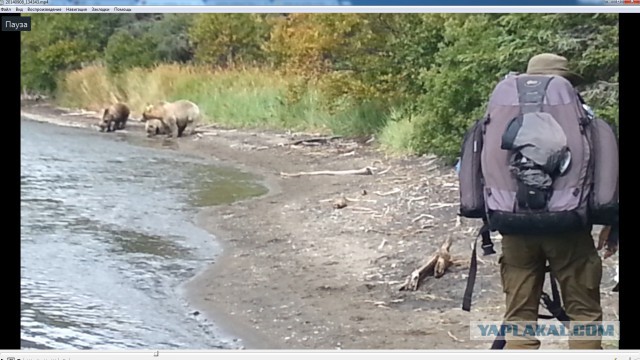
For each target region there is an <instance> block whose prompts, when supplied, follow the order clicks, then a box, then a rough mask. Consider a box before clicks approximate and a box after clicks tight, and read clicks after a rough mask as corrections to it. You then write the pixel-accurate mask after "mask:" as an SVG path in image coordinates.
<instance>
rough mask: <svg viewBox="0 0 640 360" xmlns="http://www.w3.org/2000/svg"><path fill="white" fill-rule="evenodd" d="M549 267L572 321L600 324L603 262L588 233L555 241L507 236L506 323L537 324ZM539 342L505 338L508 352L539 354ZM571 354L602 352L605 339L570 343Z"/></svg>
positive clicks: (503, 260) (502, 270)
mask: <svg viewBox="0 0 640 360" xmlns="http://www.w3.org/2000/svg"><path fill="white" fill-rule="evenodd" d="M547 261H548V262H549V266H550V268H551V271H552V273H553V275H554V276H555V277H556V278H557V279H558V283H559V287H560V292H561V293H562V302H563V306H564V309H565V311H566V313H567V315H568V316H569V318H570V319H571V320H572V321H580V322H586V321H594V322H597V321H602V308H601V306H600V281H601V279H602V260H601V259H600V256H599V254H598V252H597V250H596V247H595V244H594V240H593V237H592V236H591V232H590V230H585V231H581V232H577V233H568V234H559V235H557V236H527V235H504V236H503V239H502V254H501V255H500V260H499V262H500V275H501V278H502V288H503V290H504V292H505V295H506V312H505V319H504V320H505V323H506V324H509V323H510V322H518V323H528V322H530V323H532V324H535V323H536V322H537V320H538V311H539V307H540V297H541V295H542V290H543V285H544V281H545V278H548V277H546V276H545V275H546V272H545V267H546V263H547ZM538 348H540V340H539V339H537V338H535V337H519V336H515V335H512V334H507V336H506V346H505V349H538ZM569 348H570V349H601V348H602V338H601V337H591V338H589V339H585V338H580V339H576V338H569Z"/></svg>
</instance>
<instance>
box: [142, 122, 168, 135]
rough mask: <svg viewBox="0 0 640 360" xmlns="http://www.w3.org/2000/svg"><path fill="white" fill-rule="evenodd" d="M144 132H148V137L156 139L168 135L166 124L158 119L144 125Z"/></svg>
mask: <svg viewBox="0 0 640 360" xmlns="http://www.w3.org/2000/svg"><path fill="white" fill-rule="evenodd" d="M144 130H145V131H146V132H147V137H154V136H156V135H160V134H166V133H167V132H166V131H165V127H164V124H163V123H162V121H160V120H158V119H149V120H147V121H146V122H145V124H144Z"/></svg>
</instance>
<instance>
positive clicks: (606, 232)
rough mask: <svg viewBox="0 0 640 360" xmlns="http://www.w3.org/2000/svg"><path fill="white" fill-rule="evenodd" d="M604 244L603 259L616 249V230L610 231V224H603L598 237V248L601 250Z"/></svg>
mask: <svg viewBox="0 0 640 360" xmlns="http://www.w3.org/2000/svg"><path fill="white" fill-rule="evenodd" d="M605 245H606V248H605V252H604V258H605V259H606V258H608V257H610V256H611V255H613V254H615V253H616V252H617V251H618V232H617V231H612V230H611V226H605V227H604V228H603V229H602V230H601V231H600V236H599V237H598V250H602V248H603V247H605Z"/></svg>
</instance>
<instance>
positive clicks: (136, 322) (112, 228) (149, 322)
mask: <svg viewBox="0 0 640 360" xmlns="http://www.w3.org/2000/svg"><path fill="white" fill-rule="evenodd" d="M21 126H22V138H21V146H22V151H21V185H22V186H21V239H22V255H21V272H22V339H23V347H25V348H55V349H114V348H157V349H162V348H188V349H208V348H214V347H231V345H229V343H230V342H229V341H228V340H227V339H224V338H223V337H222V336H221V334H220V332H219V331H217V330H216V329H215V328H214V327H212V326H211V325H210V324H203V323H202V322H200V321H198V319H197V318H195V317H194V316H191V315H190V314H189V310H188V308H187V307H185V305H184V303H183V300H181V297H180V284H181V283H183V282H184V281H185V280H187V279H189V278H190V277H192V276H193V275H195V273H196V272H197V271H198V270H200V269H201V268H202V267H203V266H205V265H206V264H209V263H211V262H212V261H213V258H214V256H215V255H216V254H217V253H218V252H219V249H218V248H217V246H216V244H215V242H214V241H212V240H213V239H212V237H211V235H210V234H208V233H207V232H205V231H204V230H202V229H200V228H198V227H196V226H195V225H193V223H192V219H193V218H194V215H195V213H194V211H195V210H196V209H194V208H193V205H194V204H195V205H210V204H215V203H219V202H224V201H228V200H237V199H239V198H242V197H245V196H250V195H259V194H261V193H262V192H264V189H263V188H262V187H260V186H257V185H255V184H253V183H252V182H251V179H250V178H248V177H246V176H245V175H242V174H238V173H236V172H230V171H229V170H227V169H217V168H213V167H211V166H207V164H206V163H205V162H203V161H201V160H198V159H196V158H186V157H185V156H182V155H180V154H177V153H175V152H171V151H160V150H154V149H149V148H143V147H136V146H133V145H130V144H128V143H127V142H124V141H114V140H116V139H117V136H116V134H102V133H97V132H95V131H90V130H86V131H85V130H78V129H69V128H63V127H56V126H53V125H48V124H42V123H36V122H31V121H22V123H21ZM109 135H113V136H109ZM223 193H224V194H223Z"/></svg>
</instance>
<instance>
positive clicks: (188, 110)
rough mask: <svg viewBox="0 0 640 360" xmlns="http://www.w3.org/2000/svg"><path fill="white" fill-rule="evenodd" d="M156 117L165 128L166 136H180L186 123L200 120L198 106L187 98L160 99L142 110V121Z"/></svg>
mask: <svg viewBox="0 0 640 360" xmlns="http://www.w3.org/2000/svg"><path fill="white" fill-rule="evenodd" d="M151 119H158V120H160V121H162V123H163V124H164V127H165V129H166V130H167V137H174V138H176V137H181V136H182V134H183V133H184V130H185V129H186V128H187V125H189V124H193V123H195V122H197V121H199V120H200V108H198V105H196V104H194V103H192V102H191V101H189V100H178V101H176V102H172V103H169V102H165V101H161V102H158V103H157V104H155V105H148V106H147V107H146V108H145V110H144V111H143V112H142V121H143V122H144V121H148V120H151Z"/></svg>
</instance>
